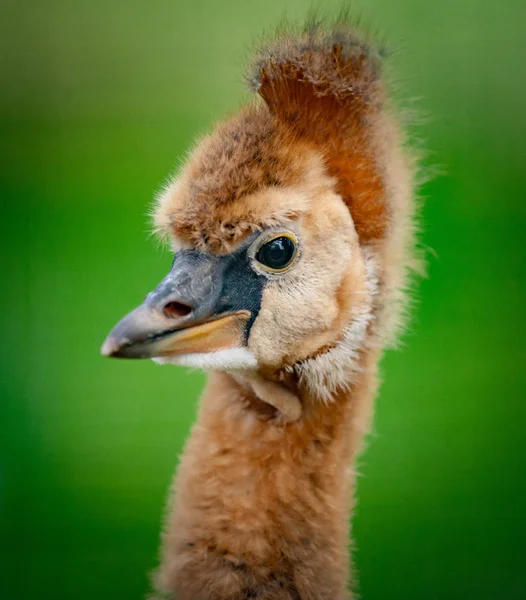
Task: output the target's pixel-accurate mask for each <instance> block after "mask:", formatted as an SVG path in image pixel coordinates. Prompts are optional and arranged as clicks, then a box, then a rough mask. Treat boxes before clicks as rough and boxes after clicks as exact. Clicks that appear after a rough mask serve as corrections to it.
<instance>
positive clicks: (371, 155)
mask: <svg viewBox="0 0 526 600" xmlns="http://www.w3.org/2000/svg"><path fill="white" fill-rule="evenodd" d="M379 74H380V52H379V51H377V50H376V49H375V48H374V47H373V46H372V45H370V44H368V43H367V42H366V41H365V40H364V38H363V37H360V36H359V35H358V34H357V33H356V32H355V31H354V30H353V29H352V28H351V27H350V26H348V25H346V24H345V23H337V24H336V25H334V26H333V27H331V28H329V29H325V28H324V27H323V26H322V25H320V24H312V23H311V24H309V25H307V27H306V28H305V29H304V31H303V32H302V33H300V34H292V33H291V34H281V35H279V36H278V38H277V40H276V41H275V42H273V43H271V44H269V45H267V46H265V47H263V48H261V49H260V50H259V51H258V52H257V55H256V59H255V61H254V63H253V67H252V74H251V75H250V76H249V82H250V84H251V87H252V88H253V89H254V91H257V92H258V93H259V95H260V96H261V97H262V98H263V99H264V101H265V103H266V104H267V106H268V108H269V109H270V111H271V113H273V114H274V115H275V116H276V117H278V118H279V120H280V121H282V122H283V123H284V124H286V126H287V127H288V128H289V130H290V132H291V134H292V135H293V136H294V137H297V138H301V139H305V140H309V141H311V142H313V143H314V144H315V145H316V146H317V147H318V148H320V149H321V151H322V153H323V155H324V158H325V161H326V165H327V167H328V170H329V173H330V175H332V176H334V177H335V178H336V180H337V182H338V192H339V193H340V195H341V196H342V197H343V199H344V200H345V202H346V204H347V205H348V207H349V209H350V210H351V213H352V216H353V219H354V222H355V225H356V228H357V231H358V234H359V236H360V240H361V241H363V242H368V241H371V240H375V239H379V238H382V237H383V235H384V232H385V228H386V224H387V219H388V215H387V214H386V212H387V208H386V202H385V194H384V186H385V182H384V181H383V177H382V167H381V165H380V164H379V162H378V160H377V158H378V152H377V148H376V144H375V139H374V136H375V131H374V129H375V126H376V121H377V120H378V115H379V114H380V111H381V110H382V108H383V104H384V101H383V96H384V94H383V88H382V84H381V81H380V77H379Z"/></svg>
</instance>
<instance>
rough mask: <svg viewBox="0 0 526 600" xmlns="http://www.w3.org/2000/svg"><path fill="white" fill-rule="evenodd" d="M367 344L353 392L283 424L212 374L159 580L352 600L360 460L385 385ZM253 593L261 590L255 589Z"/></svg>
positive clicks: (217, 594) (181, 477)
mask: <svg viewBox="0 0 526 600" xmlns="http://www.w3.org/2000/svg"><path fill="white" fill-rule="evenodd" d="M376 358H377V357H376V356H374V355H373V354H372V353H371V352H369V353H364V354H363V355H362V357H361V359H360V363H361V368H360V369H359V375H358V377H354V378H353V384H352V387H351V388H350V389H347V390H346V391H342V390H341V391H340V392H338V393H337V394H334V395H333V399H332V400H331V401H330V402H323V401H320V399H319V398H315V397H312V396H311V395H309V393H308V392H307V391H305V390H303V391H302V390H299V392H298V393H299V397H300V401H301V405H302V415H301V417H300V418H299V419H297V420H295V421H292V422H291V421H289V422H287V421H283V420H281V419H279V418H277V417H276V412H275V410H273V409H272V407H270V410H266V409H265V407H264V406H263V405H261V406H259V405H258V404H257V403H258V399H255V398H254V396H253V393H252V391H251V389H250V387H249V386H244V385H243V384H242V383H241V384H240V383H239V381H237V380H236V379H234V378H233V377H231V376H230V375H228V374H225V373H217V372H214V373H211V375H210V379H209V383H208V386H207V388H206V390H205V393H204V396H203V398H202V400H201V408H200V414H199V419H198V422H197V424H196V425H195V426H194V428H193V431H192V435H191V437H190V439H189V441H188V443H187V446H186V449H185V453H184V456H183V458H182V460H181V464H180V467H179V472H178V475H177V480H176V486H175V487H176V495H175V497H174V502H173V507H172V511H171V512H170V514H169V516H168V522H167V529H166V535H165V540H164V559H163V563H162V566H161V569H160V571H159V573H158V581H157V585H158V587H159V589H160V590H162V591H163V593H165V594H166V593H167V594H168V595H169V597H170V598H177V599H178V600H189V599H192V600H205V599H206V600H223V599H224V600H226V599H227V598H228V599H229V600H242V599H244V598H249V597H256V595H257V597H258V598H262V599H265V600H267V599H268V600H271V599H278V598H279V599H290V600H299V599H303V598H309V599H312V600H325V599H327V598H331V599H334V600H342V599H344V598H348V597H349V596H348V592H347V589H348V582H349V557H348V551H347V546H348V542H349V515H350V509H351V503H352V485H353V483H354V470H353V468H352V461H353V459H354V457H355V456H356V453H357V451H358V449H359V446H360V441H361V439H362V436H363V434H364V433H365V432H366V430H367V427H368V423H369V417H370V414H371V406H372V399H373V397H374V394H375V390H376ZM251 594H252V595H251Z"/></svg>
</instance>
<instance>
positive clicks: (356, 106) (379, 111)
mask: <svg viewBox="0 0 526 600" xmlns="http://www.w3.org/2000/svg"><path fill="white" fill-rule="evenodd" d="M385 55H386V52H385V51H384V49H383V48H382V47H381V46H380V45H378V44H377V43H376V42H374V41H373V40H372V39H371V37H370V36H369V35H368V34H364V33H363V31H362V30H361V29H360V27H357V26H356V25H355V24H354V23H352V22H350V21H349V20H348V19H336V20H332V21H327V20H323V19H317V20H316V19H313V20H309V21H308V22H307V23H306V24H305V25H302V26H299V27H285V28H283V29H281V30H280V31H279V32H278V33H277V34H276V35H275V36H273V37H272V38H271V39H269V40H266V41H264V42H263V43H262V44H261V45H260V47H258V48H257V49H256V50H255V52H254V56H253V59H252V60H251V61H250V65H249V67H248V74H247V75H246V81H247V83H248V86H249V88H250V90H251V91H252V95H251V97H250V100H249V101H248V102H247V103H246V104H245V105H244V106H243V107H242V108H240V109H239V111H238V112H237V113H236V114H234V115H232V116H229V117H228V118H226V119H225V120H224V121H222V122H220V123H219V124H217V125H216V126H215V128H214V129H213V130H212V132H211V133H210V134H208V135H207V136H205V137H204V138H202V139H201V140H200V141H199V142H198V143H197V145H196V146H195V148H194V149H193V150H192V151H191V152H190V154H189V156H188V158H187V160H186V162H185V164H184V165H183V166H182V167H181V168H180V169H179V170H178V172H177V173H176V174H175V175H174V176H173V177H170V179H169V180H168V183H167V184H166V185H165V186H164V187H163V189H162V190H161V192H159V193H158V195H157V197H156V200H155V203H154V204H155V205H154V208H153V215H152V219H153V228H154V230H155V232H156V233H157V234H158V235H159V236H160V237H161V238H162V239H163V240H165V241H166V243H167V244H168V245H169V246H170V248H171V250H172V251H173V253H174V259H173V264H172V267H171V270H170V271H169V273H168V275H167V276H166V277H165V278H164V279H163V280H162V281H161V283H160V284H159V285H158V287H157V288H156V289H155V290H154V291H152V292H151V293H149V294H148V295H147V296H146V299H145V301H144V303H143V304H141V305H140V306H139V307H138V308H136V309H135V310H133V311H132V312H131V313H129V314H128V315H127V316H125V317H124V318H123V319H122V320H121V321H120V322H119V323H118V324H117V325H116V326H115V327H114V329H113V330H112V331H111V332H110V334H109V335H108V337H107V338H106V341H105V342H104V345H103V347H102V354H103V355H105V356H112V357H120V358H150V359H153V360H155V361H156V362H158V363H161V364H175V365H183V366H191V367H197V368H200V369H203V370H204V371H206V372H207V383H206V387H205V390H204V392H203V395H202V397H201V399H200V402H199V409H198V415H197V418H196V419H197V420H196V423H195V424H194V426H193V427H192V431H191V434H190V437H189V439H188V441H187V442H186V445H185V449H184V453H183V455H182V457H181V460H180V464H179V467H178V470H177V473H176V475H175V478H174V482H173V487H172V493H171V499H170V501H169V508H168V511H167V516H166V522H165V526H164V530H163V533H162V544H161V546H162V549H161V559H160V565H159V568H158V569H157V570H156V572H155V574H154V576H153V582H152V586H153V591H152V594H153V595H152V596H151V598H152V599H153V598H155V599H160V598H169V599H171V600H227V599H228V600H246V599H249V598H257V599H258V600H349V599H351V598H354V597H356V596H355V595H354V594H355V592H354V591H353V590H354V589H355V586H356V582H355V577H354V575H353V569H352V565H351V559H350V553H349V544H350V541H349V540H350V518H351V512H352V507H353V504H354V488H355V484H356V477H357V473H356V459H357V456H358V454H359V452H360V449H361V447H362V442H363V439H364V436H365V435H366V434H367V433H368V432H369V430H370V427H371V420H372V414H373V401H374V398H375V396H376V393H377V388H378V380H379V378H378V362H379V359H380V357H381V356H382V354H383V352H384V350H385V349H386V348H388V347H391V346H393V345H395V344H396V342H397V340H398V338H399V336H400V333H401V331H402V329H403V326H404V323H405V322H406V318H407V313H408V310H407V307H408V305H409V304H410V303H409V300H408V296H409V294H408V291H407V290H408V289H409V288H410V283H411V280H412V274H413V272H414V270H415V269H416V268H417V265H418V252H417V243H416V233H415V231H416V227H415V214H416V209H415V206H416V200H415V197H416V193H415V189H416V183H415V182H416V173H417V162H418V161H417V158H416V157H415V153H414V152H413V151H412V150H411V148H410V145H409V144H408V134H407V132H406V131H405V130H406V127H405V125H404V124H403V119H401V118H400V117H399V116H398V115H397V110H396V108H395V106H394V102H393V100H392V93H391V91H390V87H389V85H388V83H387V82H386V76H385V75H384V71H385V68H384V62H385V61H384V57H385Z"/></svg>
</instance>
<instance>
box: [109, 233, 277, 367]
mask: <svg viewBox="0 0 526 600" xmlns="http://www.w3.org/2000/svg"><path fill="white" fill-rule="evenodd" d="M247 246H248V244H247V245H245V246H243V247H241V248H239V249H238V250H237V251H236V252H234V253H233V254H230V255H227V256H216V255H213V254H205V253H200V252H196V251H194V250H183V251H181V252H178V253H177V254H176V256H175V258H174V261H173V265H172V269H171V271H170V273H169V274H168V275H167V276H166V277H165V278H164V279H163V280H162V281H161V283H160V284H159V285H158V286H157V288H156V289H155V290H154V291H153V292H151V293H150V294H148V296H147V297H146V299H145V301H144V303H143V304H141V305H140V306H139V307H137V308H136V309H135V310H133V311H132V312H131V313H129V314H128V315H126V316H125V317H124V318H123V319H122V320H121V321H120V322H119V323H118V324H117V325H116V326H115V327H114V329H113V330H112V331H111V332H110V334H109V335H108V337H107V339H106V341H105V342H104V344H103V346H102V349H101V353H102V354H103V355H104V356H114V357H118V358H152V357H154V356H167V355H170V354H184V353H188V351H192V350H193V349H194V351H200V352H201V351H203V348H204V349H205V351H206V347H207V336H208V338H209V339H210V346H211V347H210V351H213V350H214V349H217V345H218V344H229V343H233V344H236V345H246V342H247V340H248V336H249V333H250V327H251V326H252V323H253V322H254V320H255V319H256V317H257V314H258V312H259V308H260V306H261V297H262V293H263V286H264V282H265V281H266V280H265V278H264V277H263V276H262V275H259V274H258V273H256V272H255V271H254V270H253V269H252V268H251V266H250V261H249V258H248V255H247V250H248V247H247ZM220 329H223V330H225V329H228V330H229V334H228V335H226V334H225V331H222V332H221V334H219V330H220ZM183 332H184V333H183ZM183 340H184V342H183ZM189 340H194V342H193V343H190V342H189ZM196 340H199V343H197V344H196V343H195V341H196ZM235 340H237V341H235Z"/></svg>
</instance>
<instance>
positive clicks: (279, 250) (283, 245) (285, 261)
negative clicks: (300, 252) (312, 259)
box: [256, 235, 296, 272]
mask: <svg viewBox="0 0 526 600" xmlns="http://www.w3.org/2000/svg"><path fill="white" fill-rule="evenodd" d="M295 256H296V244H295V242H294V239H293V238H292V237H289V236H286V235H281V236H279V237H276V238H274V239H272V240H270V241H268V242H267V243H266V244H263V246H261V248H260V249H259V250H258V251H257V253H256V260H257V261H258V262H259V263H261V264H262V265H263V266H264V267H266V268H267V269H268V270H270V271H276V272H279V271H283V270H285V269H286V268H287V267H288V266H289V265H290V264H291V263H292V261H293V260H294V257H295Z"/></svg>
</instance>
